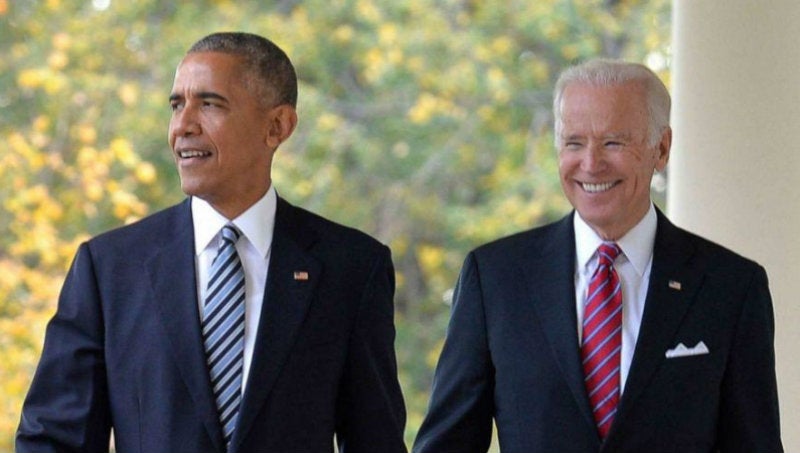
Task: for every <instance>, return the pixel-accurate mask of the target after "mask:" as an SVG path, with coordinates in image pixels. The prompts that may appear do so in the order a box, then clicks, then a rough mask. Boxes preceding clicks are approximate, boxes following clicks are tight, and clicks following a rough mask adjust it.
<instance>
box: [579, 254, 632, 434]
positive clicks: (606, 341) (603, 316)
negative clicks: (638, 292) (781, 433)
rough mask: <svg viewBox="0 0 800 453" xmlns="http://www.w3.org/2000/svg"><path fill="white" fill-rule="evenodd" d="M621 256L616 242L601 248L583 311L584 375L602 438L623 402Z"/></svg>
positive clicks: (582, 349)
mask: <svg viewBox="0 0 800 453" xmlns="http://www.w3.org/2000/svg"><path fill="white" fill-rule="evenodd" d="M619 254H620V249H619V247H618V246H617V244H614V243H603V244H602V245H601V246H600V247H598V248H597V255H598V262H597V269H596V270H595V272H594V275H593V276H592V279H591V281H590V282H589V290H588V293H587V296H586V305H585V307H584V311H583V344H582V345H581V355H582V357H583V375H584V382H585V384H586V391H587V393H588V394H589V401H590V402H591V404H592V410H593V413H594V419H595V422H596V423H597V431H598V433H599V434H600V438H601V439H605V437H606V436H607V435H608V431H609V429H610V428H611V423H612V422H613V421H614V415H615V414H616V412H617V403H618V402H619V390H620V387H619V383H620V377H619V371H620V355H621V349H622V288H621V285H620V281H619V277H618V276H617V272H616V271H615V270H614V260H615V259H616V258H617V256H619Z"/></svg>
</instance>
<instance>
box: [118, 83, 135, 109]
mask: <svg viewBox="0 0 800 453" xmlns="http://www.w3.org/2000/svg"><path fill="white" fill-rule="evenodd" d="M117 96H118V97H119V100H120V101H122V103H123V104H125V105H126V106H128V107H130V106H132V105H133V104H134V103H135V102H136V100H137V99H138V98H139V88H138V87H137V86H136V85H135V84H133V83H123V84H122V85H120V87H119V89H118V90H117Z"/></svg>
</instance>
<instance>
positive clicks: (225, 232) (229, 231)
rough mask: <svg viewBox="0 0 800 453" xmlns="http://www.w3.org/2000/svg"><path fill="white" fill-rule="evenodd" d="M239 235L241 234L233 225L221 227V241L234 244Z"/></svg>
mask: <svg viewBox="0 0 800 453" xmlns="http://www.w3.org/2000/svg"><path fill="white" fill-rule="evenodd" d="M241 235H242V233H240V232H239V229H238V228H236V227H235V226H233V225H225V226H224V227H222V240H223V241H225V242H230V243H231V244H236V241H238V240H239V237H240V236H241Z"/></svg>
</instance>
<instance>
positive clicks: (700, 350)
mask: <svg viewBox="0 0 800 453" xmlns="http://www.w3.org/2000/svg"><path fill="white" fill-rule="evenodd" d="M703 354H708V346H706V344H705V343H703V342H702V341H700V342H699V343H697V344H696V345H695V346H694V347H693V348H687V347H686V345H685V344H683V343H678V346H675V348H673V349H667V353H666V356H667V358H668V359H674V358H676V357H689V356H693V355H703Z"/></svg>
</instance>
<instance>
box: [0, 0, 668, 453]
mask: <svg viewBox="0 0 800 453" xmlns="http://www.w3.org/2000/svg"><path fill="white" fill-rule="evenodd" d="M260 3H261V2H249V3H241V2H233V1H224V0H205V1H198V2H191V3H189V2H186V3H179V4H165V3H164V2H158V1H155V0H139V1H137V2H115V1H111V0H93V1H91V2H88V1H78V0H46V1H40V2H36V1H32V0H28V1H25V0H22V1H19V2H13V4H12V3H11V2H8V1H7V0H0V42H3V43H4V44H5V45H4V46H1V47H0V106H1V107H2V109H3V115H2V118H0V199H2V209H3V211H4V212H3V215H2V216H0V226H1V227H2V231H3V232H4V234H3V235H2V236H0V360H2V361H3V363H4V366H3V367H2V368H0V382H1V383H2V384H0V385H2V387H0V451H2V450H3V449H6V450H8V451H10V450H11V448H12V447H11V446H12V442H13V441H12V437H13V430H14V429H15V427H16V424H17V422H18V420H19V408H20V405H21V399H22V397H23V396H24V393H25V391H26V389H27V386H28V384H29V380H30V376H31V374H32V372H33V369H34V367H35V363H36V360H37V358H38V354H39V350H40V348H41V341H42V337H43V332H44V323H45V322H46V320H47V319H48V318H49V317H50V316H51V315H52V312H53V310H54V307H55V301H56V298H57V293H58V290H59V288H60V286H61V283H62V281H63V277H64V273H65V271H66V269H67V267H68V265H69V262H70V260H71V258H72V255H73V254H74V252H75V249H76V247H77V244H78V243H79V242H80V241H82V240H85V239H86V238H88V237H89V236H90V235H93V234H97V233H99V232H101V231H103V230H106V229H109V228H112V227H115V226H118V225H121V224H124V223H127V222H131V221H134V220H136V219H138V218H141V217H142V216H144V215H146V214H147V213H150V212H153V211H155V210H157V209H160V208H162V207H165V206H167V205H169V204H172V203H174V202H176V201H178V200H179V199H181V198H182V194H181V193H180V190H179V185H178V182H177V175H176V172H175V171H174V169H173V164H172V160H171V155H170V153H169V149H168V147H167V144H166V125H167V121H168V117H169V104H168V101H167V97H168V94H169V88H170V87H171V83H172V76H173V72H174V68H175V65H176V64H177V62H178V61H179V60H180V58H181V56H182V54H183V52H184V51H185V49H186V48H187V47H188V46H189V45H190V44H191V43H192V42H194V41H195V40H197V39H198V38H200V37H201V36H203V35H204V34H207V33H210V32H213V31H217V30H223V29H224V30H229V29H240V30H246V31H252V32H256V33H259V34H262V35H265V36H268V37H270V38H272V39H273V40H275V41H276V42H277V43H278V44H279V45H280V46H282V47H283V48H284V49H285V50H286V51H287V53H288V54H289V56H290V57H291V58H292V60H293V61H294V62H295V64H296V67H297V70H298V73H299V76H300V100H299V114H300V124H299V126H298V129H297V131H296V133H295V135H294V136H293V137H292V138H291V139H290V140H289V141H288V142H286V143H285V144H284V145H283V146H282V148H281V149H280V150H279V151H278V155H277V156H276V161H275V165H274V169H273V172H274V176H275V178H274V179H275V184H276V187H277V189H278V191H279V192H280V193H281V195H282V196H284V197H286V198H288V199H289V200H290V201H292V202H293V203H296V204H299V205H301V206H304V207H307V208H309V209H312V210H315V211H317V212H320V213H322V214H324V215H326V216H328V217H331V218H333V219H335V220H338V221H340V222H342V223H345V224H348V225H352V226H355V227H358V228H361V229H364V230H366V231H368V232H370V233H372V234H374V235H375V236H377V237H378V238H380V239H381V240H382V241H384V242H386V243H388V244H389V245H390V246H391V248H392V250H393V256H394V260H395V264H396V270H397V281H398V288H397V295H396V305H397V328H398V340H397V351H398V357H399V361H400V373H401V376H400V378H401V384H402V386H403V390H404V393H405V396H406V401H407V406H408V410H409V423H408V429H407V438H408V440H409V442H410V441H411V439H412V438H413V436H414V434H415V433H416V429H417V427H418V426H419V423H420V422H421V420H422V417H423V415H424V412H425V408H426V404H427V398H428V391H429V388H430V378H431V376H432V368H433V365H434V364H435V362H436V359H437V358H438V353H439V348H440V347H441V342H442V339H443V336H444V328H445V325H446V323H447V319H448V316H449V309H448V306H447V304H446V302H447V300H448V297H449V291H450V289H451V288H452V286H453V284H454V282H455V279H456V276H457V273H458V270H459V268H460V265H461V260H462V259H463V258H464V256H465V255H466V253H467V251H468V250H469V249H470V248H472V247H474V246H476V245H477V244H479V243H482V242H485V241H488V240H490V239H493V238H496V237H499V236H501V235H504V234H507V233H511V232H514V231H519V230H522V229H527V228H530V227H532V226H535V225H539V224H543V223H545V222H548V221H550V220H554V219H556V218H558V217H560V216H561V215H563V213H564V212H566V211H567V210H568V208H569V206H568V204H567V202H566V200H565V199H564V198H563V197H562V196H561V195H560V188H559V183H558V178H557V176H556V175H557V163H556V155H555V151H554V149H553V145H552V143H553V137H552V133H551V129H552V119H551V116H550V107H551V103H552V97H551V91H552V85H553V83H554V79H555V77H556V76H557V73H558V71H559V70H560V68H562V67H564V66H565V65H567V64H569V63H571V62H575V61H579V60H582V59H585V58H588V57H592V56H597V55H606V56H613V57H623V58H626V59H631V60H636V61H641V62H650V63H651V65H655V66H657V67H655V68H654V69H657V70H659V71H660V72H661V74H662V75H663V76H664V77H665V78H666V77H667V76H668V74H667V72H666V71H667V65H666V64H665V62H668V57H669V53H668V33H669V14H670V11H669V9H670V5H669V2H668V0H655V1H649V2H647V1H642V0H629V1H623V0H616V1H612V0H605V1H601V0H594V1H586V2H569V1H564V0H542V1H537V2H525V1H521V0H506V1H498V0H485V1H480V2H479V1H474V0H445V1H438V0H407V1H404V2H396V1H390V0H324V1H323V0H304V1H300V0H282V1H276V2H274V3H272V5H271V6H264V5H262V4H260Z"/></svg>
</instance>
